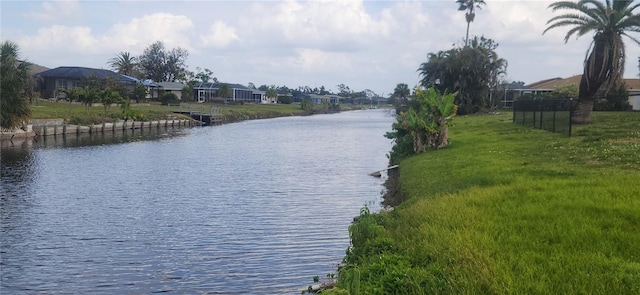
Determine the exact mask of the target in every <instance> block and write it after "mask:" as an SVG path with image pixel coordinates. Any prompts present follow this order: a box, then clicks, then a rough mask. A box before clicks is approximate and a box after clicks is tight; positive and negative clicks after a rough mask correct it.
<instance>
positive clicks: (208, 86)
mask: <svg viewBox="0 0 640 295" xmlns="http://www.w3.org/2000/svg"><path fill="white" fill-rule="evenodd" d="M224 84H226V85H227V86H228V87H229V89H230V90H231V97H225V98H222V97H220V96H219V95H218V90H219V89H220V87H221V86H222V85H224ZM254 90H255V89H251V88H249V87H246V86H243V85H240V84H230V83H213V82H205V83H198V84H196V85H195V86H194V87H193V97H194V99H196V100H197V101H198V102H205V101H216V100H222V101H224V102H247V103H260V100H257V99H256V97H259V96H256V97H254ZM260 99H262V98H261V97H260Z"/></svg>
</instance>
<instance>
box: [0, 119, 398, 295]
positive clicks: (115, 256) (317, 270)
mask: <svg viewBox="0 0 640 295" xmlns="http://www.w3.org/2000/svg"><path fill="white" fill-rule="evenodd" d="M393 119H394V118H393V117H392V116H389V115H387V114H386V113H385V112H384V111H383V110H370V111H356V112H346V113H341V114H334V115H318V116H310V117H289V118H278V119H269V120H256V121H247V122H242V123H237V124H228V125H222V126H216V127H204V128H190V129H182V130H180V129H178V130H161V131H160V132H158V133H155V134H153V132H149V133H145V132H140V133H131V134H122V135H118V136H113V137H111V136H110V135H109V134H108V133H107V134H104V135H101V134H95V135H92V136H81V137H71V136H67V137H55V138H51V137H49V138H47V139H46V140H43V139H39V140H38V141H34V142H31V143H21V144H18V143H16V142H14V144H13V145H10V146H5V147H3V149H2V163H1V164H2V167H1V168H0V172H1V174H0V175H1V176H2V179H1V181H2V196H1V198H0V212H1V214H2V227H1V228H0V246H1V252H0V254H1V255H2V260H1V261H0V266H1V267H0V275H1V277H0V278H1V284H2V285H1V286H0V288H1V289H0V291H2V292H0V293H2V294H5V293H7V294H34V293H45V294H149V293H156V292H167V293H172V294H300V291H299V290H300V289H301V288H304V287H305V286H306V285H308V284H309V283H311V282H312V278H313V276H316V275H319V276H321V277H324V276H325V275H326V274H327V273H330V272H334V271H335V268H336V265H337V264H338V263H339V262H340V261H341V259H342V257H343V255H344V251H345V249H346V247H347V246H348V243H349V240H348V231H347V228H348V226H349V224H350V222H351V220H352V218H353V217H354V216H356V215H357V214H358V212H359V209H360V208H361V207H362V206H363V205H364V204H369V205H370V206H373V207H375V206H376V205H377V204H378V202H379V200H380V192H381V190H382V186H381V184H382V180H380V179H377V178H373V177H370V176H368V175H367V174H368V173H370V172H372V171H376V170H379V169H381V168H383V167H385V166H386V164H387V158H386V156H385V155H386V153H388V151H389V149H390V147H391V144H390V141H389V140H388V139H386V138H384V136H383V135H384V133H385V132H387V131H388V130H389V129H390V126H391V123H392V122H393ZM139 131H144V130H139ZM151 131H153V129H152V130H151ZM149 138H156V139H160V140H144V139H149ZM120 142H126V143H120ZM50 147H55V148H50ZM58 147H74V148H58ZM75 147H78V148H75Z"/></svg>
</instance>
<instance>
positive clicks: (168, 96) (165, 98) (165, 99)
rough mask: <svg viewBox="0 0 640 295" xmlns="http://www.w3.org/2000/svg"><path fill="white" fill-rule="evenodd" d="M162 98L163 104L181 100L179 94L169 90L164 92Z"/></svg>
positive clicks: (176, 102)
mask: <svg viewBox="0 0 640 295" xmlns="http://www.w3.org/2000/svg"><path fill="white" fill-rule="evenodd" d="M160 99H161V101H162V104H166V105H170V104H178V103H180V100H178V96H177V95H175V94H174V93H172V92H167V93H165V94H163V95H162V97H161V98H160Z"/></svg>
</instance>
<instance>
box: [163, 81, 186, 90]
mask: <svg viewBox="0 0 640 295" xmlns="http://www.w3.org/2000/svg"><path fill="white" fill-rule="evenodd" d="M156 84H158V86H159V87H161V88H163V89H165V90H182V88H184V87H185V86H187V85H185V84H182V83H178V82H158V83H156Z"/></svg>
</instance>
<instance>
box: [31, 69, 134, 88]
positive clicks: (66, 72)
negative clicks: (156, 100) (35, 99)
mask: <svg viewBox="0 0 640 295" xmlns="http://www.w3.org/2000/svg"><path fill="white" fill-rule="evenodd" d="M37 76H40V77H42V78H65V79H70V80H81V79H83V78H88V77H91V76H94V77H96V78H98V79H107V78H115V79H118V80H119V81H120V82H121V83H131V84H133V83H136V80H135V79H133V78H132V77H129V76H124V75H120V74H118V73H116V72H113V71H109V70H103V69H93V68H84V67H57V68H55V69H51V70H46V71H44V72H40V73H38V74H37Z"/></svg>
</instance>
